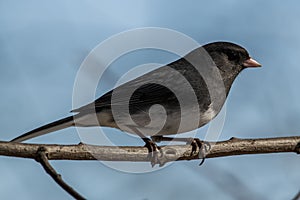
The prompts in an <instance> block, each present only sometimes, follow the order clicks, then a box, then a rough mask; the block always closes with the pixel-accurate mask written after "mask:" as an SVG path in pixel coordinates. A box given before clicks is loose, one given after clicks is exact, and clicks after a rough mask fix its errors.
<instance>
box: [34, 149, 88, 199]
mask: <svg viewBox="0 0 300 200" xmlns="http://www.w3.org/2000/svg"><path fill="white" fill-rule="evenodd" d="M37 154H38V155H37V158H36V161H37V162H39V163H41V165H42V166H43V168H44V170H45V171H46V172H47V173H48V174H49V175H50V176H51V177H52V179H53V180H54V181H55V182H56V183H57V184H58V185H59V186H60V187H61V188H62V189H64V190H65V191H66V192H67V193H69V194H70V195H71V196H72V197H74V198H75V199H79V200H84V199H85V198H84V197H82V196H81V195H80V194H79V193H77V192H76V191H75V190H74V189H73V188H72V187H71V186H69V185H68V184H67V183H66V182H64V181H63V179H62V177H61V175H60V174H58V173H57V172H56V171H55V169H54V168H53V167H52V166H51V165H50V163H49V162H48V158H47V150H46V149H45V148H44V147H41V148H39V150H38V152H37Z"/></svg>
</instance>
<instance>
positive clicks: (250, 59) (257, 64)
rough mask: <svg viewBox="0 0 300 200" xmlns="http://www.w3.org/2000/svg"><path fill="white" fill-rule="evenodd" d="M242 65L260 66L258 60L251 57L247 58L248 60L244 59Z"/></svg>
mask: <svg viewBox="0 0 300 200" xmlns="http://www.w3.org/2000/svg"><path fill="white" fill-rule="evenodd" d="M243 66H244V67H261V64H259V62H257V61H256V60H254V59H253V58H249V59H248V60H246V61H245V62H244V63H243Z"/></svg>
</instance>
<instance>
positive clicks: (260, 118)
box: [0, 0, 300, 200]
mask: <svg viewBox="0 0 300 200" xmlns="http://www.w3.org/2000/svg"><path fill="white" fill-rule="evenodd" d="M299 9H300V2H299V1H296V0H288V1H279V0H265V1H260V0H247V1H239V0H226V1H223V0H216V1H196V0H194V1H185V2H184V1H176V0H175V1H164V2H162V1H158V0H153V1H142V0H135V1H105V2H104V1H71V0H59V1H58V0H53V1H43V2H42V1H37V0H28V1H23V2H22V1H16V0H10V1H5V0H1V1H0V27H1V29H0V84H1V85H0V94H1V98H0V110H1V112H0V117H1V122H0V123H1V140H10V139H12V138H14V137H16V136H18V135H20V134H21V133H23V132H25V131H28V130H30V129H33V128H36V127H38V126H40V125H42V124H45V123H47V122H51V121H53V120H56V119H58V118H61V117H64V116H67V115H68V112H69V111H70V110H71V109H72V90H73V83H74V80H75V76H76V73H77V70H78V69H79V67H80V64H81V63H82V61H83V59H84V58H85V57H86V56H87V55H88V53H89V52H90V51H91V50H92V49H93V48H94V47H95V46H96V45H97V44H99V43H100V42H102V41H103V40H105V39H107V38H108V37H110V36H112V35H114V34H117V33H119V32H121V31H125V30H129V29H132V28H139V27H145V26H155V27H164V28H170V29H174V30H177V31H180V32H182V33H184V34H186V35H188V36H190V37H192V38H193V39H195V40H196V41H198V42H199V43H200V44H205V43H208V42H211V41H219V40H226V41H232V42H235V43H238V44H241V45H243V46H244V47H246V48H247V49H248V50H249V52H250V54H251V55H252V56H253V57H254V58H255V59H256V60H258V61H259V62H260V63H262V64H263V68H260V69H255V70H245V71H244V72H242V74H241V75H240V76H239V77H238V78H237V80H236V81H235V84H234V85H233V88H232V90H231V93H230V95H229V98H228V100H227V116H226V121H225V126H224V129H223V132H222V135H221V138H220V139H229V138H230V137H233V136H234V137H241V138H256V137H280V136H292V135H299V133H300V123H299V121H300V104H299V99H300V94H299V85H300V79H299V74H300V66H299V57H300V50H299V46H300V24H299V19H300V12H299ZM174 42H176V41H174ZM144 59H145V62H148V61H149V59H148V58H147V56H145V57H144ZM147 59H148V60H147ZM150 61H151V60H150ZM160 61H161V62H162V63H168V62H170V61H172V60H171V59H170V58H169V57H168V56H166V57H165V58H161V60H160ZM132 67H134V66H132ZM118 68H119V69H120V68H122V63H119V64H118V66H116V67H115V68H114V70H112V71H110V74H111V76H112V79H113V78H114V80H115V79H116V77H119V76H121V75H122V74H120V73H119V71H118ZM109 80H110V79H109V77H108V78H107V81H109ZM103 92H104V91H103ZM101 93H102V92H101V91H100V92H99V94H101ZM112 132H113V133H112V134H114V135H115V137H116V138H117V137H118V132H117V131H112ZM198 136H199V137H201V134H199V135H198ZM79 141H80V139H79V137H78V135H77V134H76V130H75V129H74V128H70V129H66V130H62V131H59V132H57V133H53V134H50V135H46V136H42V137H40V138H36V139H32V140H30V142H36V143H60V144H70V143H78V142H79ZM119 142H120V144H122V143H123V141H119ZM136 144H142V143H141V142H140V141H139V142H137V143H136ZM123 145H126V141H124V144H123ZM51 163H52V164H53V166H54V167H55V168H56V169H57V171H58V172H59V173H61V174H62V175H63V178H64V179H65V180H66V181H67V182H68V183H69V184H70V185H71V186H73V187H74V188H75V189H77V190H78V191H79V192H80V193H81V194H83V195H84V196H86V197H87V198H88V199H136V200H142V199H144V200H146V199H147V200H151V199H196V198H197V199H199V198H201V199H225V200H226V199H228V200H229V199H272V200H276V199H278V200H279V199H291V198H292V197H293V196H294V195H295V194H296V193H297V192H298V190H299V189H300V173H299V166H300V159H299V156H297V155H296V154H292V153H289V154H269V155H251V156H234V157H225V158H217V159H207V160H206V162H205V164H204V165H203V166H201V167H198V161H190V162H187V161H186V162H176V163H175V164H173V165H171V166H169V167H166V168H164V169H162V170H158V171H155V172H152V173H146V174H127V173H122V172H118V171H116V170H113V169H110V168H108V167H106V166H104V165H102V164H100V163H99V162H94V161H89V162H88V161H80V162H74V161H51ZM0 177H1V180H0V198H1V199H21V198H22V199H71V197H70V196H69V195H68V194H66V193H65V192H64V191H63V190H62V189H61V188H60V187H59V186H58V185H56V183H54V181H53V180H52V179H51V178H50V177H49V176H48V175H47V174H46V173H45V172H44V170H43V169H42V168H41V166H40V165H39V164H38V163H36V162H35V161H33V160H29V159H18V158H8V157H0Z"/></svg>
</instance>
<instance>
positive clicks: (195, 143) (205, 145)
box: [187, 138, 211, 166]
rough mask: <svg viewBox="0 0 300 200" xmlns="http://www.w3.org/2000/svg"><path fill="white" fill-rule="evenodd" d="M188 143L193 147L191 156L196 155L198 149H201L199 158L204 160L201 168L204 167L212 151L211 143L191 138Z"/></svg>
mask: <svg viewBox="0 0 300 200" xmlns="http://www.w3.org/2000/svg"><path fill="white" fill-rule="evenodd" d="M187 143H188V144H190V145H191V146H192V151H191V156H192V155H194V154H195V153H196V152H197V148H199V153H198V157H199V158H200V159H202V160H201V162H200V164H199V166H200V165H202V164H203V163H204V161H205V156H206V154H207V152H208V151H210V149H211V145H210V143H209V142H205V141H201V140H200V139H199V138H191V140H190V141H188V142H187Z"/></svg>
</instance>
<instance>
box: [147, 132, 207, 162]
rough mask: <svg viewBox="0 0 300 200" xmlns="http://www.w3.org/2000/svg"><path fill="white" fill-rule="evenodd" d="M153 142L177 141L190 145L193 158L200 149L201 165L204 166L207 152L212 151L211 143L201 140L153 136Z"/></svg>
mask: <svg viewBox="0 0 300 200" xmlns="http://www.w3.org/2000/svg"><path fill="white" fill-rule="evenodd" d="M151 139H152V141H153V142H162V141H176V142H185V143H186V144H190V145H191V146H192V152H191V156H192V155H193V154H194V153H196V151H197V148H199V154H198V156H199V158H201V159H202V160H201V162H200V164H199V165H202V164H203V163H204V160H205V156H206V154H207V152H208V151H209V150H210V149H211V146H210V143H209V142H205V141H201V140H200V139H199V138H172V137H164V136H161V135H159V136H152V137H151Z"/></svg>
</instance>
